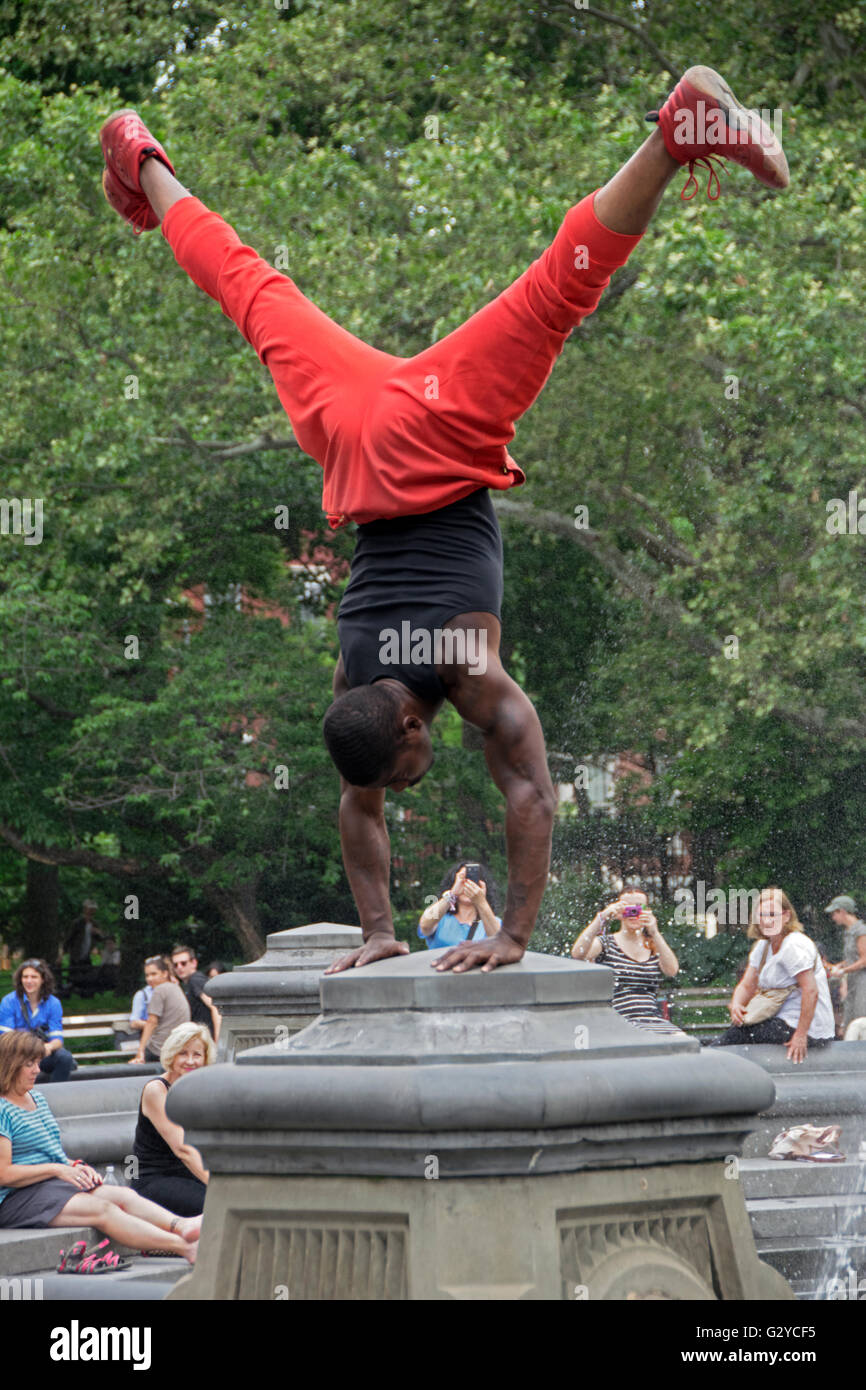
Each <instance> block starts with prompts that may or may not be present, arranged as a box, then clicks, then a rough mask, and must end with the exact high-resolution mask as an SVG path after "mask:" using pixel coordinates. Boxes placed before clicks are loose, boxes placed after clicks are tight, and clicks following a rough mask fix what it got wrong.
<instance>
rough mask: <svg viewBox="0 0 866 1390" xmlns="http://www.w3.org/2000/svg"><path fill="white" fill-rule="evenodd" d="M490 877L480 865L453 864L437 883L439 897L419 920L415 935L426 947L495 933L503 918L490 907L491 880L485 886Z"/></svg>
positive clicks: (448, 944) (455, 944)
mask: <svg viewBox="0 0 866 1390" xmlns="http://www.w3.org/2000/svg"><path fill="white" fill-rule="evenodd" d="M489 878H490V875H489V874H488V873H487V871H486V870H485V869H484V867H483V865H481V864H456V865H455V866H454V868H453V869H449V871H448V873H447V874H446V875H445V877H444V878H443V879H442V882H441V883H440V885H439V897H438V899H437V900H436V902H434V903H431V904H430V906H429V907H427V908H425V910H424V911H423V912H422V914H421V920H420V922H419V923H418V935H419V936H421V937H423V938H424V939H425V940H426V942H427V946H428V948H429V950H431V951H434V950H435V949H436V948H437V946H459V945H460V944H461V942H463V941H481V940H483V938H484V937H485V936H495V935H496V933H497V932H498V931H499V928H500V927H501V925H502V921H501V919H500V918H499V917H497V916H496V913H495V912H494V910H493V907H494V904H495V890H494V888H493V884H492V883H491V884H490V887H489V888H488V880H489ZM491 898H492V899H493V900H494V903H493V904H491V901H490V900H491Z"/></svg>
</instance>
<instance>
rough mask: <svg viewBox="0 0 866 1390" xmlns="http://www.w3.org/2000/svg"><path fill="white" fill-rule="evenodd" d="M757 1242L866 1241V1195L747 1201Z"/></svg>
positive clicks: (766, 1198) (852, 1194)
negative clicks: (830, 1238) (794, 1239)
mask: <svg viewBox="0 0 866 1390" xmlns="http://www.w3.org/2000/svg"><path fill="white" fill-rule="evenodd" d="M746 1210H747V1211H748V1213H749V1219H750V1221H751V1223H752V1232H753V1234H754V1236H755V1239H756V1240H758V1239H772V1238H774V1237H776V1236H784V1237H789V1238H797V1239H806V1240H811V1239H812V1238H813V1237H822V1236H826V1237H838V1238H839V1239H840V1240H844V1239H846V1238H848V1237H849V1236H850V1237H851V1238H852V1239H855V1240H856V1239H858V1238H862V1239H866V1235H864V1233H866V1194H863V1193H850V1194H847V1195H846V1194H841V1195H836V1196H832V1197H829V1196H827V1197H813V1196H810V1197H764V1198H759V1199H757V1200H753V1201H748V1202H746Z"/></svg>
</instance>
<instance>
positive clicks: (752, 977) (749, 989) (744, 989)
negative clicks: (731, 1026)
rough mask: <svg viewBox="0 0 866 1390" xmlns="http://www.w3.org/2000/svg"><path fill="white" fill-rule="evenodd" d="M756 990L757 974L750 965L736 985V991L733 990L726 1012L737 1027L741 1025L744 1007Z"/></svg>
mask: <svg viewBox="0 0 866 1390" xmlns="http://www.w3.org/2000/svg"><path fill="white" fill-rule="evenodd" d="M757 988H758V972H757V970H756V969H755V967H754V966H753V965H750V966H749V968H748V969H747V970H746V973H745V974H744V975H743V978H742V979H741V980H740V982H739V984H738V985H737V987H736V989H735V990H734V992H733V994H732V995H731V1002H730V1004H729V1005H728V1011H729V1013H730V1015H731V1022H732V1023H736V1024H737V1025H738V1026H739V1025H741V1024H742V1022H743V1013H744V1011H745V1008H746V1005H747V1004H748V1002H749V1000H750V999H751V998H752V996H753V995H754V993H755V991H756V990H757Z"/></svg>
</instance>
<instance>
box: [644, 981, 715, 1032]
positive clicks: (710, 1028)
mask: <svg viewBox="0 0 866 1390" xmlns="http://www.w3.org/2000/svg"><path fill="white" fill-rule="evenodd" d="M732 989H733V986H724V985H723V986H720V987H719V986H715V985H713V986H706V985H703V986H695V987H690V988H685V989H670V990H667V991H665V992H664V993H663V994H662V995H661V998H662V1000H663V1001H665V1000H666V1001H667V1003H668V1004H669V1005H670V1015H671V1022H672V1023H676V1024H677V1026H678V1027H680V1028H682V1029H683V1031H684V1032H686V1033H721V1032H723V1031H724V1030H725V1028H727V1026H728V1024H729V1022H730V1019H729V1018H728V1015H727V1011H726V1012H725V1013H724V1015H723V1016H722V1017H718V1016H717V1018H716V1022H715V1023H713V1022H708V1021H707V1020H706V1019H705V1018H704V1017H703V1013H704V1010H705V1009H712V1010H713V1012H714V1013H715V1014H717V1015H718V1011H719V1010H720V1009H725V1006H726V1005H727V1003H728V1000H729V999H730V997H731V992H732Z"/></svg>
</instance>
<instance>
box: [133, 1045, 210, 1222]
mask: <svg viewBox="0 0 866 1390" xmlns="http://www.w3.org/2000/svg"><path fill="white" fill-rule="evenodd" d="M215 1057H216V1047H215V1046H214V1041H213V1038H212V1037H211V1035H210V1033H209V1031H208V1029H207V1028H205V1027H204V1026H203V1025H202V1024H200V1023H180V1024H178V1026H177V1028H175V1029H174V1030H173V1031H172V1032H171V1033H169V1035H168V1037H167V1038H166V1040H165V1042H164V1043H163V1045H162V1051H161V1052H160V1061H161V1062H162V1065H163V1066H164V1067H165V1071H164V1072H163V1074H162V1076H156V1077H154V1079H153V1081H148V1083H147V1085H146V1086H145V1087H144V1089H143V1090H142V1093H141V1101H140V1102H139V1107H138V1124H137V1125H136V1127H135V1141H134V1143H133V1146H132V1153H133V1157H134V1158H135V1160H136V1165H137V1166H136V1175H135V1177H134V1178H133V1180H132V1183H131V1186H132V1187H133V1188H134V1189H135V1191H136V1192H140V1193H141V1195H142V1196H143V1197H148V1198H149V1199H150V1200H151V1201H152V1202H158V1203H159V1204H160V1205H161V1206H167V1207H168V1208H169V1210H171V1211H176V1212H177V1213H178V1215H179V1216H200V1215H201V1212H202V1210H203V1209H204V1198H205V1192H206V1190H207V1180H208V1172H207V1170H206V1168H205V1166H204V1163H203V1162H202V1157H201V1154H200V1153H199V1151H198V1149H195V1148H193V1146H192V1144H187V1143H186V1141H185V1139H184V1133H183V1130H182V1129H181V1127H180V1125H176V1124H175V1123H174V1121H173V1120H170V1119H169V1118H168V1115H167V1114H166V1109H165V1103H166V1099H167V1097H168V1092H169V1089H170V1087H171V1086H173V1085H174V1083H175V1082H176V1081H179V1080H180V1078H181V1077H182V1076H186V1075H187V1074H188V1073H189V1072H193V1071H198V1069H199V1067H206V1066H209V1065H210V1064H211V1063H212V1062H213V1061H214V1059H215Z"/></svg>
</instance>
